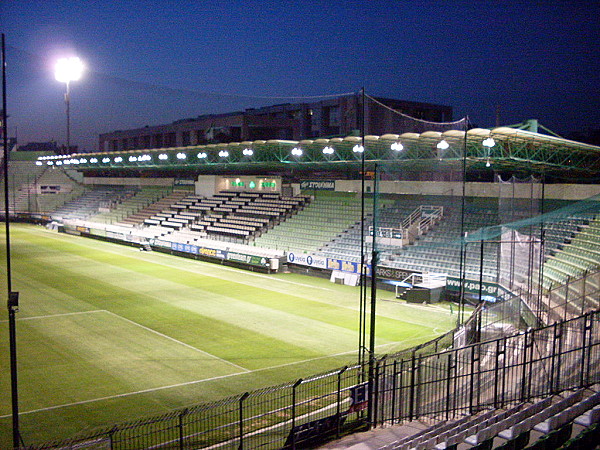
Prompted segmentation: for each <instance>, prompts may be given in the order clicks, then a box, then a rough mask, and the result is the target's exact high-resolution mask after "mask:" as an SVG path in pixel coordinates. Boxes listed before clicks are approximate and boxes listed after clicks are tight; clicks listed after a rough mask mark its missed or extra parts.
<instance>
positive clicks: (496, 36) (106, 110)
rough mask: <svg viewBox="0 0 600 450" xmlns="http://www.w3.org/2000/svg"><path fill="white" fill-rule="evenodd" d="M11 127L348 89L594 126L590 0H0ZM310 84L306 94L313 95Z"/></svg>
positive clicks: (36, 130)
mask: <svg viewBox="0 0 600 450" xmlns="http://www.w3.org/2000/svg"><path fill="white" fill-rule="evenodd" d="M0 31H2V32H3V33H4V34H5V35H6V43H7V62H8V66H7V78H8V81H7V88H8V89H7V90H8V106H7V111H8V114H9V116H10V117H9V121H8V126H9V135H10V136H11V137H12V136H15V135H16V136H17V137H18V140H19V144H25V143H27V142H32V141H34V142H44V141H50V140H55V141H58V142H59V143H64V142H65V121H66V119H65V107H64V98H63V94H64V84H61V83H58V82H57V81H55V79H54V63H55V61H56V59H57V58H58V57H60V56H70V55H72V54H76V55H78V56H79V57H80V58H82V59H83V60H84V62H85V64H86V66H87V72H86V74H85V75H84V78H83V79H82V80H81V81H78V82H74V83H72V85H71V86H72V90H71V92H72V97H71V113H72V138H71V141H72V143H73V144H75V145H79V147H80V149H81V150H88V151H90V150H96V149H97V145H98V144H97V142H98V134H99V133H103V132H109V131H114V130H117V129H128V128H134V127H142V126H145V125H157V124H163V123H169V122H172V121H174V120H177V119H181V118H186V117H195V116H198V115H200V114H206V113H216V112H228V111H233V110H243V109H245V108H248V107H257V106H265V105H270V104H276V103H286V102H297V101H302V98H301V97H310V96H318V95H322V94H339V93H348V92H357V91H359V90H360V89H361V87H363V86H364V87H365V89H366V92H367V93H368V94H370V95H373V96H385V97H392V98H399V99H405V100H414V101H424V102H431V103H437V104H445V105H450V106H452V107H453V108H454V117H455V119H457V118H460V117H462V116H465V115H468V116H469V118H470V121H471V122H472V123H473V124H476V125H478V126H481V127H494V126H495V124H496V111H497V110H498V111H499V118H500V123H501V124H502V125H508V124H513V123H518V122H521V121H523V120H525V119H530V118H535V119H539V121H540V123H541V124H543V125H545V126H546V127H548V128H550V129H551V130H553V131H555V132H557V133H560V134H563V135H564V134H568V133H570V132H573V131H585V130H588V129H597V128H600V1H598V0H592V1H588V2H584V1H569V0H562V1H539V2H538V1H528V2H522V1H518V2H517V1H509V0H507V1H500V0H498V1H476V0H471V1H464V2H460V1H451V0H448V1H441V0H440V1H425V0H421V1H402V0H396V1H363V2H350V1H316V0H313V1H309V0H304V1H298V2H297V1H241V0H240V1H208V0H203V1H169V0H161V1H142V0H140V1H102V0H99V1H51V0H46V1H42V0H40V1H28V0H1V1H0ZM308 100H309V99H306V101H308Z"/></svg>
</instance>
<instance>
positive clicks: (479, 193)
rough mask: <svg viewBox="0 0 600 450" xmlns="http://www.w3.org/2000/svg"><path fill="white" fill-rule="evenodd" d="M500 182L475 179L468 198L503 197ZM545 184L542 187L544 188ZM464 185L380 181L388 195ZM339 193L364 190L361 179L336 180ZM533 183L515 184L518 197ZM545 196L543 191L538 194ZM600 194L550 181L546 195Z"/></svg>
mask: <svg viewBox="0 0 600 450" xmlns="http://www.w3.org/2000/svg"><path fill="white" fill-rule="evenodd" d="M501 186H502V184H500V183H479V182H471V183H467V185H466V186H465V195H466V196H467V197H499V196H500V188H501ZM541 188H542V185H541V184H540V185H539V187H538V189H539V190H540V191H541ZM462 189H463V185H462V183H461V182H452V181H445V182H444V181H380V182H379V191H380V193H386V194H412V195H449V196H457V197H460V196H462ZM335 190H336V191H337V192H356V193H360V192H361V182H360V180H336V181H335ZM366 190H367V191H369V190H370V191H371V192H372V191H373V182H372V181H369V182H367V183H366ZM531 194H532V192H531V185H530V184H528V183H524V184H521V185H520V184H515V185H514V195H515V198H530V197H531ZM534 194H536V195H538V196H539V197H540V198H541V192H537V193H534ZM597 194H600V185H594V184H546V185H544V198H546V199H554V200H583V199H586V198H589V197H591V196H593V195H597Z"/></svg>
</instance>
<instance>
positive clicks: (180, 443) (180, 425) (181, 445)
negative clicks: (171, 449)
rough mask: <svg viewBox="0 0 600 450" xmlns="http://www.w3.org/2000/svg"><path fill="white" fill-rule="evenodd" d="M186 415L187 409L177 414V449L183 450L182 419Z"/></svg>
mask: <svg viewBox="0 0 600 450" xmlns="http://www.w3.org/2000/svg"><path fill="white" fill-rule="evenodd" d="M187 413H188V409H187V408H185V409H184V410H183V411H181V412H180V413H179V416H178V419H179V422H178V424H177V425H178V428H179V449H180V450H183V448H184V445H183V440H184V435H183V418H184V417H185V416H186V415H187Z"/></svg>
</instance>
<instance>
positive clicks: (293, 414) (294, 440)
mask: <svg viewBox="0 0 600 450" xmlns="http://www.w3.org/2000/svg"><path fill="white" fill-rule="evenodd" d="M301 384H302V378H300V379H299V380H298V381H296V382H295V383H294V385H293V386H292V449H295V448H296V433H294V428H295V427H296V388H297V387H298V386H300V385H301Z"/></svg>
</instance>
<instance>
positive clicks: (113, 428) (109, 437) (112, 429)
mask: <svg viewBox="0 0 600 450" xmlns="http://www.w3.org/2000/svg"><path fill="white" fill-rule="evenodd" d="M117 431H119V427H118V426H117V425H115V426H114V427H112V428H111V429H110V431H109V432H108V440H109V443H110V450H113V449H114V448H115V447H114V439H113V436H114V435H115V433H116V432H117Z"/></svg>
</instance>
